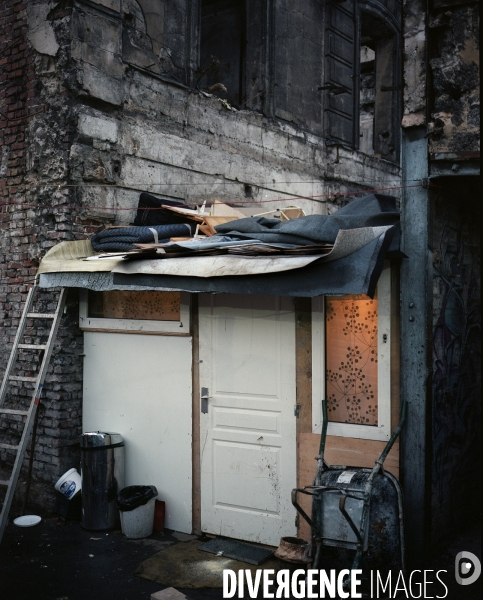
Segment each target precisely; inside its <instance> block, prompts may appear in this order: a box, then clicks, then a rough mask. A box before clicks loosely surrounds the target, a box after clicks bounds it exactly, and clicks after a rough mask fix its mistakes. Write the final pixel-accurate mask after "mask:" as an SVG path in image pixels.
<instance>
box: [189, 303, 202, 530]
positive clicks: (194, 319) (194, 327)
mask: <svg viewBox="0 0 483 600" xmlns="http://www.w3.org/2000/svg"><path fill="white" fill-rule="evenodd" d="M198 305H199V303H198V294H192V295H191V334H192V336H193V367H192V377H193V379H192V390H193V392H192V393H193V398H192V402H193V417H192V423H193V432H192V468H193V475H192V511H193V515H192V519H193V521H192V523H193V525H192V527H193V533H194V534H196V535H199V534H200V533H201V462H200V363H199V356H200V355H199V349H200V329H199V314H198Z"/></svg>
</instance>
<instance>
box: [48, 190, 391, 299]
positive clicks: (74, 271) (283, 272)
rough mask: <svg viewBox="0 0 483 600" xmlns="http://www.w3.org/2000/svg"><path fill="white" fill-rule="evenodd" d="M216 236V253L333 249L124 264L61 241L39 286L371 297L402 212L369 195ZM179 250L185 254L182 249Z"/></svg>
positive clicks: (236, 224)
mask: <svg viewBox="0 0 483 600" xmlns="http://www.w3.org/2000/svg"><path fill="white" fill-rule="evenodd" d="M216 230H217V233H219V234H223V235H220V236H214V237H212V238H209V239H210V241H211V240H213V242H212V244H213V243H215V245H216V241H215V240H216V238H219V240H220V241H219V242H218V246H217V251H218V252H224V251H227V250H226V248H227V246H231V247H233V242H227V241H226V240H227V239H229V240H254V241H256V242H257V243H259V242H261V243H262V244H264V243H265V244H280V245H283V244H292V245H297V248H299V247H300V245H302V246H303V245H304V244H305V245H310V244H321V243H332V244H333V247H332V249H329V250H328V251H326V252H325V253H319V254H304V253H303V248H302V250H301V251H300V253H297V254H296V255H294V256H293V255H286V254H284V255H277V256H272V255H267V256H265V255H263V254H261V255H248V256H246V255H244V254H243V253H241V254H226V253H225V254H223V253H218V254H209V253H208V254H206V250H203V249H201V250H200V249H199V248H198V249H197V250H190V252H188V253H187V254H186V255H180V254H179V253H177V254H176V255H175V257H174V258H170V257H168V256H167V255H160V256H159V258H158V257H157V256H156V257H154V258H153V257H152V256H149V257H148V258H143V257H142V255H140V256H139V257H135V260H125V259H124V258H123V257H122V256H108V257H107V258H95V256H96V255H95V253H94V251H93V249H92V246H91V244H90V242H89V241H87V240H85V241H80V242H62V243H61V244H59V245H57V246H55V247H54V248H52V249H51V250H50V251H49V252H48V253H47V254H46V256H45V257H44V259H43V260H42V263H41V265H40V268H39V274H40V285H41V286H42V287H47V288H48V287H57V286H61V287H82V288H88V289H92V290H97V291H107V290H157V291H163V290H166V291H187V292H211V293H232V294H237V293H243V294H271V295H277V296H309V297H313V296H320V295H345V294H367V295H368V296H373V295H374V292H375V288H376V284H377V280H378V278H379V275H380V273H381V271H382V268H383V264H384V260H385V259H386V258H387V257H388V253H389V251H390V250H391V251H394V250H396V249H397V246H398V243H399V213H398V211H397V209H396V201H395V199H394V198H392V197H390V196H382V195H380V194H371V195H369V196H366V197H364V198H360V199H358V200H354V201H353V202H351V203H350V204H348V205H347V206H345V207H344V208H342V209H340V210H339V211H337V212H335V213H334V214H332V215H310V216H308V217H301V218H299V219H294V220H293V221H285V222H280V221H278V220H276V219H265V218H246V219H238V220H236V221H232V222H230V223H226V224H224V225H220V226H218V227H216ZM391 242H393V243H392V245H391ZM188 244H189V242H188ZM179 248H180V249H181V250H183V247H182V245H180V246H179ZM184 250H186V248H184ZM297 252H298V250H297ZM203 253H205V254H203Z"/></svg>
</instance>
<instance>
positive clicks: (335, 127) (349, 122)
mask: <svg viewBox="0 0 483 600" xmlns="http://www.w3.org/2000/svg"><path fill="white" fill-rule="evenodd" d="M327 10H328V15H327V19H326V23H327V30H326V73H325V81H324V84H323V86H322V88H323V89H324V91H325V94H326V101H325V117H326V128H325V129H326V132H327V137H328V138H330V139H331V140H333V141H336V142H341V143H345V144H347V145H349V146H351V147H354V136H355V134H354V129H355V128H354V115H355V106H354V94H355V90H356V86H355V81H356V79H355V43H356V39H355V38H356V26H355V0H346V1H345V2H344V3H335V2H334V1H332V2H329V3H328V6H327Z"/></svg>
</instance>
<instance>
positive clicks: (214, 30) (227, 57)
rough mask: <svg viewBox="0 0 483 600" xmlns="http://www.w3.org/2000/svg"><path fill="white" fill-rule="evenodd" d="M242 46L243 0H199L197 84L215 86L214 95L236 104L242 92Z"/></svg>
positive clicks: (244, 12)
mask: <svg viewBox="0 0 483 600" xmlns="http://www.w3.org/2000/svg"><path fill="white" fill-rule="evenodd" d="M245 48H246V9H245V0H201V31H200V74H199V79H198V85H199V86H200V87H203V88H205V89H209V88H211V86H217V87H216V89H215V91H216V94H217V95H218V96H220V97H222V98H226V99H227V100H228V102H229V103H230V104H233V105H234V106H237V107H238V106H240V104H241V103H242V98H243V97H244V92H245V90H244V73H245ZM217 84H218V85H217ZM221 86H223V87H221ZM224 88H225V89H226V92H224V91H223V89H224Z"/></svg>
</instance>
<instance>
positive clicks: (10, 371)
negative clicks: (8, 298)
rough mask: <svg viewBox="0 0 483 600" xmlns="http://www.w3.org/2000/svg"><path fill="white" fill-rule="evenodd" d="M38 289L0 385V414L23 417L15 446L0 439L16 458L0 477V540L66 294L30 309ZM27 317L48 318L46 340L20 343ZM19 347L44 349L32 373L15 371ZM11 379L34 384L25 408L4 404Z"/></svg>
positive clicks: (29, 301) (29, 299) (29, 304)
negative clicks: (44, 307)
mask: <svg viewBox="0 0 483 600" xmlns="http://www.w3.org/2000/svg"><path fill="white" fill-rule="evenodd" d="M37 290H38V286H37V285H33V286H32V287H31V288H30V290H29V293H28V296H27V301H26V302H25V307H24V310H23V313H22V316H21V318H20V322H19V324H18V329H17V333H16V335H15V340H14V342H13V346H12V351H11V353H10V358H9V360H8V364H7V368H6V369H5V374H4V378H3V382H2V387H1V388H0V418H1V417H3V416H4V418H8V417H9V416H10V415H21V416H23V417H26V419H25V422H24V425H23V431H22V434H21V438H20V442H19V444H18V446H14V445H12V444H4V443H1V442H0V448H3V449H8V450H15V451H16V457H15V462H14V465H13V468H12V472H11V475H10V479H7V480H1V479H0V486H6V487H7V491H6V494H5V499H4V502H3V507H2V512H1V513H0V542H1V541H2V537H3V532H4V531H5V526H6V525H7V520H8V514H9V512H10V507H11V505H12V501H13V497H14V494H15V489H16V487H17V482H18V478H19V475H20V471H21V469H22V463H23V458H24V455H25V451H26V449H27V446H28V443H29V440H30V434H31V433H32V428H33V426H34V421H35V415H36V413H37V408H38V405H39V402H40V396H41V394H42V386H43V384H44V379H45V376H46V374H47V369H48V366H49V361H50V357H51V355H52V350H53V346H54V340H55V338H56V336H57V331H58V329H59V325H60V320H61V317H62V314H63V311H64V306H65V300H66V296H67V291H66V289H65V288H62V289H61V292H60V295H59V298H58V301H57V308H56V310H55V312H54V313H37V312H32V308H33V306H34V302H35V297H36V292H37ZM30 319H35V321H33V322H34V323H36V322H37V323H38V321H37V319H45V320H46V321H44V323H45V322H47V323H49V322H50V331H49V330H48V327H46V328H45V329H46V330H47V331H48V339H47V342H46V343H45V344H25V343H21V342H22V340H23V338H24V337H25V330H26V328H27V321H28V320H30ZM44 335H47V333H45V334H44ZM28 336H29V337H35V333H33V334H32V333H31V332H30V331H29V333H28ZM20 349H24V350H29V351H33V352H35V351H40V352H43V356H42V355H40V356H39V363H40V367H39V370H38V373H37V375H36V376H35V377H24V376H17V375H14V373H15V368H16V363H17V358H18V351H19V350H20ZM11 381H25V382H30V383H33V384H35V385H34V389H33V395H32V400H31V402H30V406H29V409H28V410H16V409H10V408H4V406H5V404H6V399H7V397H8V388H9V384H10V382H11ZM33 450H34V449H33V448H32V449H31V452H33Z"/></svg>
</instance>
